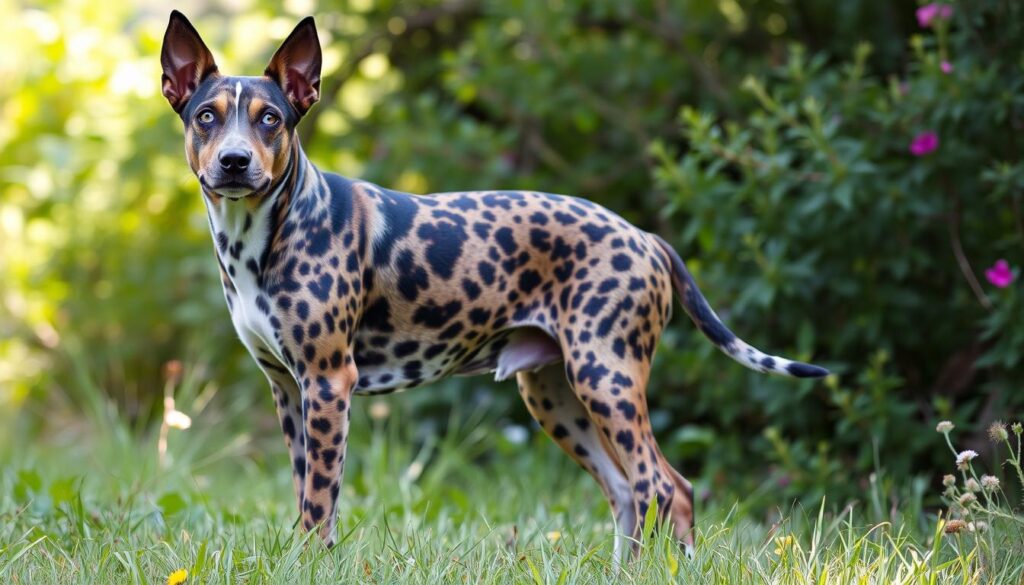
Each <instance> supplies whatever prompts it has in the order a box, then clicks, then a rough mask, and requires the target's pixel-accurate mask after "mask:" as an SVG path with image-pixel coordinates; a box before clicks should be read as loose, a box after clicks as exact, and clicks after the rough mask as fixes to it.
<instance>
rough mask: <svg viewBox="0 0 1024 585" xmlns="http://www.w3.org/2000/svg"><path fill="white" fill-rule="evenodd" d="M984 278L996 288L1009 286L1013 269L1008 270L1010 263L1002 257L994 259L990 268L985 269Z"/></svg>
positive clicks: (1012, 277)
mask: <svg viewBox="0 0 1024 585" xmlns="http://www.w3.org/2000/svg"><path fill="white" fill-rule="evenodd" d="M985 278H987V279H988V281H989V282H990V283H992V286H994V287H996V288H1006V287H1008V286H1010V283H1011V282H1013V279H1014V276H1013V271H1012V270H1010V263H1009V262H1007V261H1006V260H1003V259H999V260H996V263H995V264H993V265H992V268H989V269H988V270H986V271H985Z"/></svg>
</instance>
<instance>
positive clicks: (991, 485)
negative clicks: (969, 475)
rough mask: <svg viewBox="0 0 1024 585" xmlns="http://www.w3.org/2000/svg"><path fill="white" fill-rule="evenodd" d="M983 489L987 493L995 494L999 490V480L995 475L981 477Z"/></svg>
mask: <svg viewBox="0 0 1024 585" xmlns="http://www.w3.org/2000/svg"><path fill="white" fill-rule="evenodd" d="M981 487H982V488H983V489H984V490H985V491H986V492H994V491H996V490H997V489H999V478H998V477H996V476H994V475H983V476H981Z"/></svg>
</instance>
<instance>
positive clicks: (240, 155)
mask: <svg viewBox="0 0 1024 585" xmlns="http://www.w3.org/2000/svg"><path fill="white" fill-rule="evenodd" d="M251 160H252V154H250V153H249V152H248V151H246V150H242V149H241V148H229V149H227V150H225V151H223V152H221V153H220V168H222V169H224V170H225V171H226V172H229V173H238V172H241V171H244V170H245V169H247V168H249V161H251Z"/></svg>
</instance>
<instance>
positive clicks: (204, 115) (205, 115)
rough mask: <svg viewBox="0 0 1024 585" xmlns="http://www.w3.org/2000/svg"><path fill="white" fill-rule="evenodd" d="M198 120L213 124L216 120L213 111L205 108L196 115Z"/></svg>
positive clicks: (202, 122) (201, 122)
mask: <svg viewBox="0 0 1024 585" xmlns="http://www.w3.org/2000/svg"><path fill="white" fill-rule="evenodd" d="M196 120H199V123H200V124H212V123H213V120H214V115H213V112H211V111H210V110H203V111H202V112H199V115H198V116H196Z"/></svg>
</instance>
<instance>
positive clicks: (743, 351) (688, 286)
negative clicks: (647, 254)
mask: <svg viewBox="0 0 1024 585" xmlns="http://www.w3.org/2000/svg"><path fill="white" fill-rule="evenodd" d="M651 235H652V236H653V237H654V240H655V241H657V242H658V244H659V245H661V247H662V249H663V250H665V254H667V255H668V257H669V261H670V262H671V264H672V286H673V288H675V290H676V294H678V295H679V300H680V302H681V303H682V305H683V309H684V310H685V311H686V314H687V315H689V316H690V319H692V320H693V322H694V323H695V324H696V325H697V327H698V328H699V329H700V330H701V332H702V333H703V334H704V336H705V337H707V338H708V339H710V340H711V343H714V344H715V346H716V347H717V348H718V349H720V350H722V351H723V352H725V353H726V354H728V355H729V357H731V358H732V359H734V360H736V361H738V362H739V363H741V364H743V365H744V366H747V367H748V368H750V369H752V370H756V371H758V372H767V373H772V374H781V375H783V376H793V377H796V378H822V377H824V376H827V375H828V370H826V369H825V368H822V367H819V366H814V365H811V364H805V363H801V362H795V361H793V360H788V359H786V358H782V357H778V356H774V355H768V354H766V353H764V352H762V351H761V350H759V349H757V348H756V347H754V346H752V345H750V344H749V343H747V342H745V341H743V340H742V339H740V338H739V337H736V335H735V334H734V333H733V332H732V331H729V328H728V327H726V326H725V324H724V323H722V320H721V319H719V318H718V315H716V314H715V311H714V310H713V309H712V308H711V305H709V304H708V301H707V299H705V298H704V295H702V294H701V292H700V289H699V288H697V283H696V282H694V281H693V277H692V276H690V271H689V270H687V269H686V265H685V264H683V259H682V258H680V257H679V254H677V253H676V251H675V250H673V249H672V246H670V245H669V244H668V242H666V241H665V240H663V239H661V238H660V237H658V236H657V235H655V234H651Z"/></svg>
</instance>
